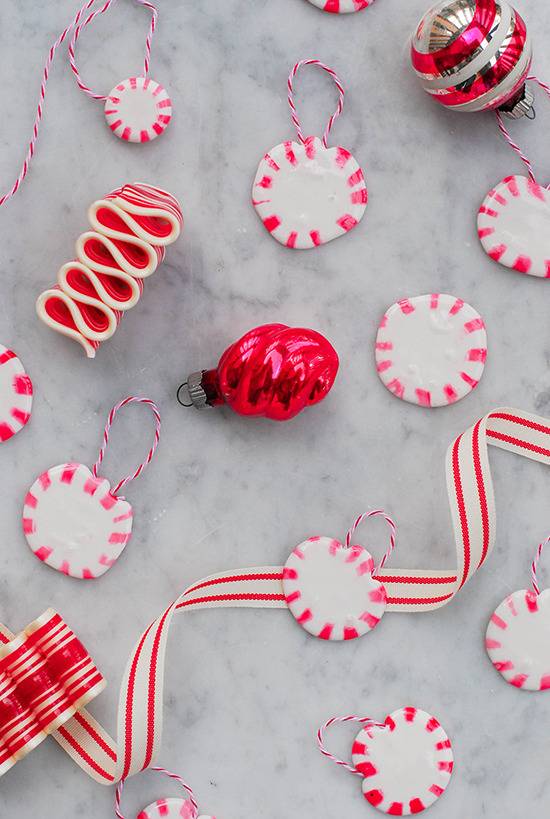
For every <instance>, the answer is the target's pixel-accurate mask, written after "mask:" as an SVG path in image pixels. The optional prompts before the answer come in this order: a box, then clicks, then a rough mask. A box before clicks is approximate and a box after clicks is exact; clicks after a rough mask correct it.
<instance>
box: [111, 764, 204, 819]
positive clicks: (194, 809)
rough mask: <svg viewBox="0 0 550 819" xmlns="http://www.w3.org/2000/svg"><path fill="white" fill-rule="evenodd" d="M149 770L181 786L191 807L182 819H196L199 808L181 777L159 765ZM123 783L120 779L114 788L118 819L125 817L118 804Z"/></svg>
mask: <svg viewBox="0 0 550 819" xmlns="http://www.w3.org/2000/svg"><path fill="white" fill-rule="evenodd" d="M150 770H151V771H156V772H157V773H161V774H164V776H168V777H169V778H170V779H174V780H175V781H176V782H178V783H179V784H180V785H181V787H182V788H183V790H184V791H185V792H186V793H187V794H188V796H189V802H190V805H191V807H190V809H189V813H188V815H185V816H184V814H182V819H196V817H197V816H198V814H199V806H198V804H197V801H196V799H195V794H194V793H193V790H192V788H191V787H190V786H189V785H188V784H187V783H186V782H184V780H183V779H182V778H181V776H178V774H175V773H172V772H171V771H168V770H166V768H162V767H161V766H160V765H153V766H151V768H150ZM124 782H125V780H124V779H121V780H120V782H119V783H118V785H117V787H116V791H115V816H117V817H118V819H125V816H124V814H123V813H122V812H121V809H120V803H121V800H122V791H123V790H124Z"/></svg>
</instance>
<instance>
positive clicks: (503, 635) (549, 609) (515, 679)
mask: <svg viewBox="0 0 550 819" xmlns="http://www.w3.org/2000/svg"><path fill="white" fill-rule="evenodd" d="M485 646H486V648H487V653H488V655H489V657H490V659H491V662H492V663H493V665H494V667H495V668H496V670H497V671H499V672H500V673H501V674H502V676H503V677H504V679H505V680H506V682H507V683H510V685H514V686H515V687H516V688H522V689H523V690H524V691H545V690H547V689H549V688H550V589H545V590H544V591H542V592H541V593H540V594H539V595H537V594H536V593H535V592H534V591H533V590H527V589H520V591H516V592H514V593H513V594H511V595H509V597H507V598H506V600H504V601H503V602H502V603H501V604H500V606H499V607H498V608H497V610H496V611H495V613H494V614H493V616H492V617H491V619H490V621H489V625H488V627H487V635H486V639H485Z"/></svg>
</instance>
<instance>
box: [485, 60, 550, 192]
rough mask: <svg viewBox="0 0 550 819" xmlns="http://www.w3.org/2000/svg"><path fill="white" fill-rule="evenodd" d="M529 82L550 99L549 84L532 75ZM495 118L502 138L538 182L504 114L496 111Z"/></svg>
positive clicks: (528, 78)
mask: <svg viewBox="0 0 550 819" xmlns="http://www.w3.org/2000/svg"><path fill="white" fill-rule="evenodd" d="M527 81H529V82H535V83H537V85H539V86H540V88H542V90H543V91H544V92H545V94H546V95H547V97H549V98H550V85H548V84H547V83H545V82H543V81H542V80H540V79H539V78H538V77H537V76H535V75H534V74H530V75H529V76H528V77H527ZM495 116H496V119H497V125H498V128H499V131H500V133H501V134H502V136H503V137H504V139H505V140H506V142H507V143H508V145H509V146H510V148H511V149H512V150H513V151H514V152H515V153H516V154H517V155H518V156H519V158H520V159H521V161H522V162H523V164H524V165H525V167H526V168H527V173H528V174H529V178H530V180H531V181H532V182H536V181H537V180H536V177H535V172H534V170H533V165H532V163H531V160H530V159H529V157H528V156H527V154H526V153H524V151H523V150H522V149H521V148H520V146H519V145H518V144H517V142H514V140H513V139H512V136H511V134H510V132H509V130H508V128H507V127H506V125H505V123H504V117H503V116H502V113H501V112H500V111H499V110H498V109H497V110H496V111H495ZM546 188H547V189H548V188H550V185H547V186H546Z"/></svg>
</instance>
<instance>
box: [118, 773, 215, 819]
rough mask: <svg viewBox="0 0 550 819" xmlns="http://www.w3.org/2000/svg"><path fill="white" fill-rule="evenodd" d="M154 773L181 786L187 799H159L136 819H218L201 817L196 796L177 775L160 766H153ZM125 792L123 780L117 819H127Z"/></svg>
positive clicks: (119, 785)
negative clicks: (124, 809)
mask: <svg viewBox="0 0 550 819" xmlns="http://www.w3.org/2000/svg"><path fill="white" fill-rule="evenodd" d="M151 770H152V771H156V772H157V773H161V774H164V775H165V776H167V777H169V778H170V779H173V780H174V781H176V782H178V783H179V785H181V787H182V788H183V790H184V791H185V792H186V794H187V796H186V798H185V799H181V798H174V797H168V798H167V799H157V800H156V801H155V802H152V803H151V804H150V805H148V806H147V807H146V808H144V809H143V810H142V811H141V812H140V813H138V815H137V817H136V819H216V817H215V816H206V815H205V814H202V815H201V816H199V806H198V803H197V800H196V799H195V795H194V793H193V791H192V789H191V787H190V786H189V785H187V783H186V782H184V780H183V779H182V778H181V776H178V775H177V774H175V773H171V771H167V770H166V768H161V767H160V766H159V765H153V766H152V767H151ZM123 790H124V780H123V779H122V780H121V781H120V782H119V783H118V785H117V789H116V791H115V816H116V817H117V819H125V816H124V814H123V813H122V811H121V801H122V791H123Z"/></svg>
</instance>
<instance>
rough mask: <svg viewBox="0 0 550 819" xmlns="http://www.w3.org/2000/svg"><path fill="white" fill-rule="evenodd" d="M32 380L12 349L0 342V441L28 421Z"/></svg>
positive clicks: (5, 439) (10, 436)
mask: <svg viewBox="0 0 550 819" xmlns="http://www.w3.org/2000/svg"><path fill="white" fill-rule="evenodd" d="M32 392H33V390H32V381H31V379H30V378H29V376H28V375H27V373H26V372H25V368H24V367H23V365H22V363H21V361H20V360H19V359H18V357H17V356H16V355H15V353H14V352H13V350H10V349H8V348H7V347H4V345H3V344H0V443H3V442H4V441H9V439H10V438H13V436H14V435H15V434H16V433H17V432H20V431H21V430H22V429H23V427H24V426H25V425H26V424H27V423H28V422H29V419H30V417H31V409H32Z"/></svg>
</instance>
